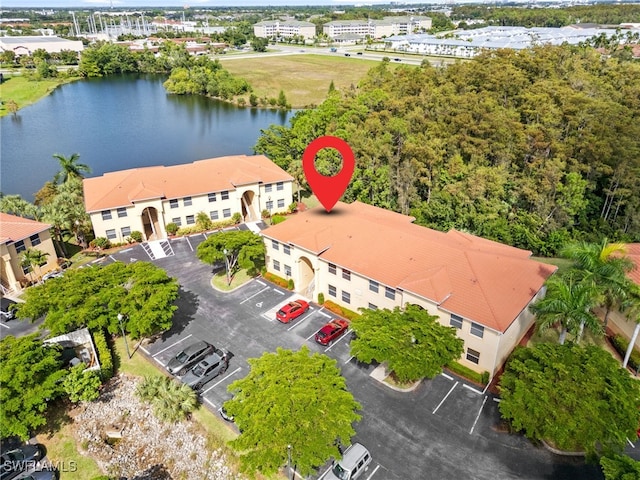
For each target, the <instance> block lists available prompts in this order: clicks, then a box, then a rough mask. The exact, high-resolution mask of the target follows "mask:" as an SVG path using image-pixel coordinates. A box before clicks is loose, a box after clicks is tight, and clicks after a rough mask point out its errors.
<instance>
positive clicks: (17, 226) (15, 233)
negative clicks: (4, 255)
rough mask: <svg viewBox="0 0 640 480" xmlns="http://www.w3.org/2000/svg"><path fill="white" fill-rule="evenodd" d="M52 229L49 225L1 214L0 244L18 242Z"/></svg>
mask: <svg viewBox="0 0 640 480" xmlns="http://www.w3.org/2000/svg"><path fill="white" fill-rule="evenodd" d="M50 228H51V225H50V224H48V223H43V222H39V221H37V220H32V219H30V218H24V217H19V216H17V215H11V214H10V213H4V212H0V243H13V242H17V241H19V240H22V239H25V238H27V237H30V236H31V235H35V234H36V233H40V232H43V231H45V230H49V229H50Z"/></svg>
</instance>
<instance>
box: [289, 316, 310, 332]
mask: <svg viewBox="0 0 640 480" xmlns="http://www.w3.org/2000/svg"><path fill="white" fill-rule="evenodd" d="M312 313H313V312H309V313H307V314H306V315H305V316H304V317H302V318H301V319H300V321H299V322H296V323H295V325H292V326H290V327H289V328H287V332H288V331H289V330H293V329H294V328H296V327H297V326H298V325H302V323H303V322H304V321H305V320H306V319H307V318H309V317H310V316H311V314H312Z"/></svg>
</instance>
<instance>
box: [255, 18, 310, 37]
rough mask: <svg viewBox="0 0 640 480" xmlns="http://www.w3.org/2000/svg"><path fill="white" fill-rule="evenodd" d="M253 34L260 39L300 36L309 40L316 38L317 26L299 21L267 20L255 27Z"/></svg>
mask: <svg viewBox="0 0 640 480" xmlns="http://www.w3.org/2000/svg"><path fill="white" fill-rule="evenodd" d="M253 34H254V35H255V36H256V37H260V38H272V37H284V38H290V37H294V36H299V37H304V38H305V39H308V38H314V37H315V36H316V26H315V24H313V23H311V22H301V21H298V20H266V21H264V22H258V23H256V24H255V25H254V26H253Z"/></svg>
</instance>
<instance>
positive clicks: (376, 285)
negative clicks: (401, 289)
mask: <svg viewBox="0 0 640 480" xmlns="http://www.w3.org/2000/svg"><path fill="white" fill-rule="evenodd" d="M379 287H380V284H379V283H378V282H374V281H373V280H369V290H371V291H372V292H374V293H378V288H379Z"/></svg>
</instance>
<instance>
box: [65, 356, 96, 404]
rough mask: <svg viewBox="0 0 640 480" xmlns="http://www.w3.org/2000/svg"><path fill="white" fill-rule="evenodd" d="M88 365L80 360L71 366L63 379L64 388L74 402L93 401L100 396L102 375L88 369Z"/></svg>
mask: <svg viewBox="0 0 640 480" xmlns="http://www.w3.org/2000/svg"><path fill="white" fill-rule="evenodd" d="M86 368H87V366H86V365H85V364H84V363H82V362H80V363H79V364H78V365H76V366H74V367H71V369H70V370H69V373H68V374H67V376H66V377H64V380H63V381H62V389H63V390H64V392H65V393H66V394H67V395H68V396H69V400H71V401H72V402H73V403H78V402H80V401H82V402H92V401H93V400H95V399H97V398H98V397H99V396H100V385H101V384H102V382H101V381H100V377H99V376H98V374H97V373H96V372H95V371H88V370H86Z"/></svg>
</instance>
